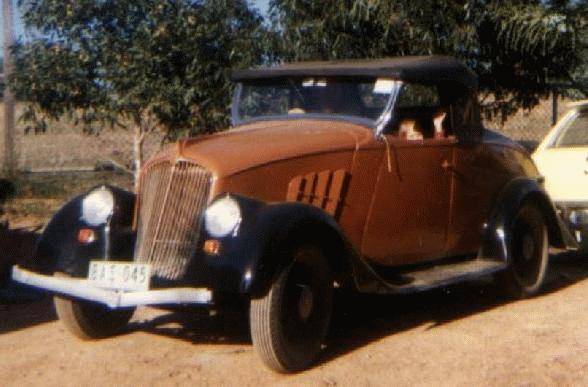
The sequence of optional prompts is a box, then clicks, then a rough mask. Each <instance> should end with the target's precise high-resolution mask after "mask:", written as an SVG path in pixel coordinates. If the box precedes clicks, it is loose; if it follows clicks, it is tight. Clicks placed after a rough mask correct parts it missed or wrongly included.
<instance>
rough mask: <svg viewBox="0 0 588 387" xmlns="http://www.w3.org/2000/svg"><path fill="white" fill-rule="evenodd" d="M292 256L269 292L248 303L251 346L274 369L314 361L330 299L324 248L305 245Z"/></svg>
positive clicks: (290, 369)
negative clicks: (249, 307) (291, 260)
mask: <svg viewBox="0 0 588 387" xmlns="http://www.w3.org/2000/svg"><path fill="white" fill-rule="evenodd" d="M293 258H294V261H293V263H292V264H291V265H290V266H289V267H287V268H286V269H284V270H283V271H282V273H280V275H279V277H278V279H277V280H276V281H275V282H274V283H273V285H272V286H271V288H270V290H269V292H268V293H267V294H266V295H265V296H264V297H262V298H258V299H253V300H252V301H251V310H250V324H251V337H252V340H253V345H254V347H255V349H256V351H257V352H258V354H259V355H260V357H261V358H262V360H263V361H264V362H265V364H266V365H268V366H269V367H270V368H272V369H273V370H275V371H278V372H293V371H298V370H302V369H305V368H307V367H308V366H310V365H311V364H312V362H313V361H314V360H315V359H316V357H317V356H318V354H319V353H320V351H321V346H322V343H323V340H324V338H325V336H326V333H327V330H328V327H329V322H330V318H331V310H332V303H333V277H332V274H331V272H330V270H329V266H328V262H327V260H326V257H325V256H324V254H323V253H322V251H321V250H320V249H319V248H317V247H315V246H304V247H300V248H298V249H296V250H295V252H294V257H293Z"/></svg>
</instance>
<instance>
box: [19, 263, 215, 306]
mask: <svg viewBox="0 0 588 387" xmlns="http://www.w3.org/2000/svg"><path fill="white" fill-rule="evenodd" d="M12 279H13V280H14V281H16V282H18V283H21V284H23V285H28V286H33V287H35V288H40V289H43V290H47V291H49V292H52V293H57V294H61V295H65V296H71V297H74V298H80V299H82V300H88V301H94V302H99V303H102V304H105V305H106V306H108V307H109V308H111V309H116V308H129V307H133V306H139V305H172V304H199V305H209V304H211V303H212V291H211V290H210V289H206V288H169V289H158V290H147V291H141V292H125V291H118V290H108V289H102V288H97V287H95V286H92V285H89V284H88V281H87V280H85V279H79V278H63V277H53V276H48V275H43V274H38V273H34V272H32V271H29V270H25V269H23V268H21V267H18V266H13V267H12Z"/></svg>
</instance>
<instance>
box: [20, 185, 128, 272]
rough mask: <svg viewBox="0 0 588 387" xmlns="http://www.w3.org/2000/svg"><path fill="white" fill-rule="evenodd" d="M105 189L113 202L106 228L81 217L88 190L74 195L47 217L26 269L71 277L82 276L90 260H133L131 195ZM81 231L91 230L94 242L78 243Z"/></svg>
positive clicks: (110, 188)
mask: <svg viewBox="0 0 588 387" xmlns="http://www.w3.org/2000/svg"><path fill="white" fill-rule="evenodd" d="M106 188H107V189H109V190H110V191H111V192H112V194H113V195H114V203H115V208H114V211H113V214H112V216H111V218H110V221H109V223H108V226H109V227H108V228H109V229H108V228H107V227H106V225H101V226H97V227H96V226H91V225H88V224H86V223H85V222H84V220H83V219H82V217H81V211H82V201H83V199H84V197H85V196H86V195H87V194H88V193H89V192H91V191H89V192H88V193H85V194H82V195H80V196H77V197H75V198H74V199H72V200H70V201H69V202H68V203H66V204H65V205H64V206H63V207H62V208H61V209H60V210H59V211H58V212H57V213H56V214H55V215H54V216H53V217H52V218H51V220H50V221H49V223H48V224H47V226H46V227H45V229H44V231H43V233H42V235H41V236H40V238H39V240H38V242H37V245H36V249H35V254H34V255H33V258H32V260H31V261H30V262H29V263H28V264H27V267H28V268H30V269H32V270H35V271H38V272H41V273H46V274H51V273H53V272H56V271H59V272H64V273H67V274H69V275H71V276H74V277H85V276H86V275H87V272H88V266H89V262H90V261H91V260H93V259H109V260H117V261H130V260H132V259H133V249H134V241H135V234H134V232H133V231H132V222H133V213H134V206H135V195H134V194H133V193H131V192H128V191H125V190H122V189H120V188H116V187H112V186H106ZM82 228H86V229H92V230H93V231H94V233H95V235H96V240H95V241H94V242H92V243H89V244H81V243H80V242H78V238H77V235H78V231H79V230H80V229H82Z"/></svg>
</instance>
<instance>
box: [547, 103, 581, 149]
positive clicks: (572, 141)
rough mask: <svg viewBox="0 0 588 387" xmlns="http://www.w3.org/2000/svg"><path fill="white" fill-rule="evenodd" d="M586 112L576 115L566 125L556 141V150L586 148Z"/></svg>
mask: <svg viewBox="0 0 588 387" xmlns="http://www.w3.org/2000/svg"><path fill="white" fill-rule="evenodd" d="M587 129H588V111H586V110H584V111H581V112H580V113H578V115H576V117H575V118H574V119H573V120H572V121H571V122H570V123H569V124H568V126H567V128H565V129H564V130H563V131H562V132H561V134H560V135H559V137H558V138H557V140H556V141H555V147H556V148H560V147H562V148H565V147H574V146H586V145H588V130H587Z"/></svg>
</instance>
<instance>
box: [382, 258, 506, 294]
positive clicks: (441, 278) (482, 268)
mask: <svg viewBox="0 0 588 387" xmlns="http://www.w3.org/2000/svg"><path fill="white" fill-rule="evenodd" d="M506 266H507V265H506V263H504V262H498V261H493V260H488V259H479V258H478V259H472V260H468V261H464V262H459V263H453V264H444V265H437V266H431V267H427V268H419V269H416V270H414V271H404V272H402V273H399V274H396V275H395V276H394V279H390V280H387V279H385V278H382V277H380V279H381V280H382V282H384V283H385V285H386V287H387V288H388V289H387V291H385V293H413V292H421V291H425V290H430V289H434V288H439V287H443V286H447V285H451V284H454V283H458V282H463V281H467V280H472V279H475V278H479V277H482V276H485V275H489V274H493V273H496V272H498V271H501V270H503V269H505V268H506ZM380 290H383V289H380Z"/></svg>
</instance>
